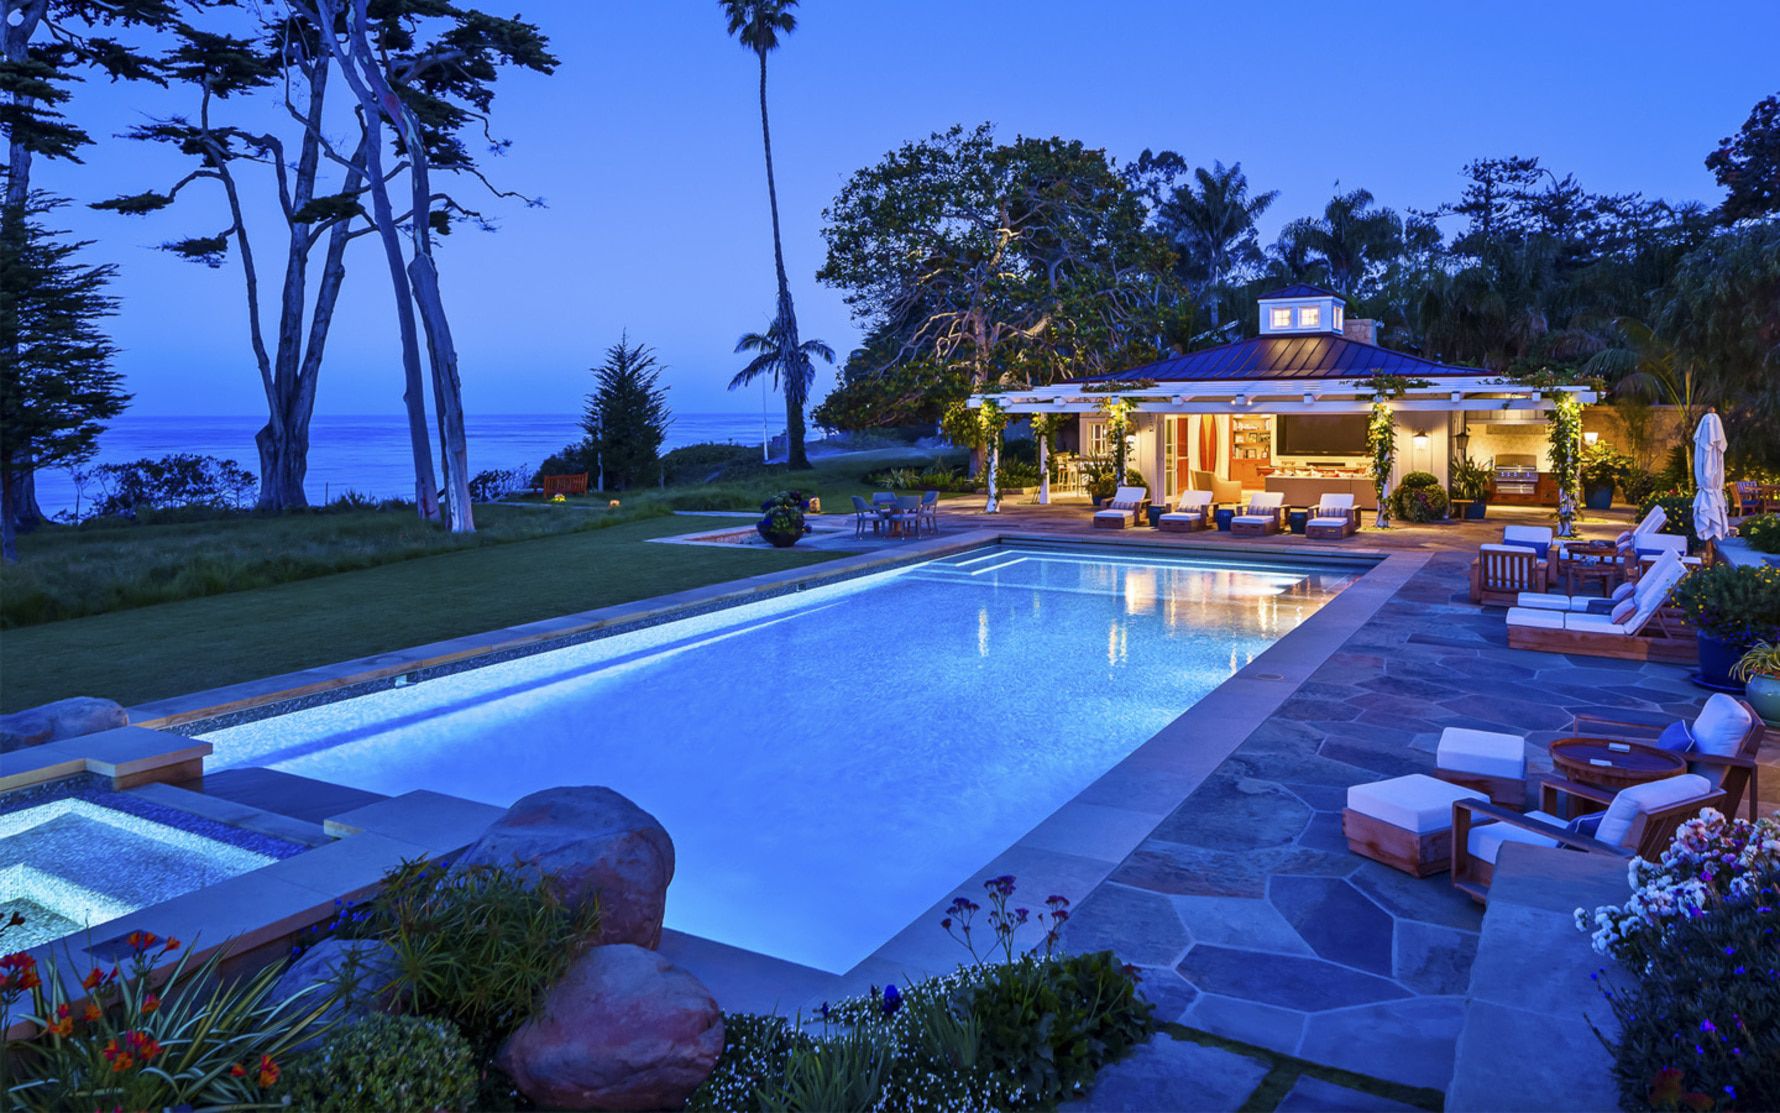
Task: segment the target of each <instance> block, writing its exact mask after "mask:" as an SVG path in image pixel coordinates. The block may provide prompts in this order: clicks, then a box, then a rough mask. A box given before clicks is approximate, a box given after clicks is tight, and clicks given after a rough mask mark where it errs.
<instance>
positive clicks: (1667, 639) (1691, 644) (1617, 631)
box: [1507, 553, 1699, 664]
mask: <svg viewBox="0 0 1780 1113" xmlns="http://www.w3.org/2000/svg"><path fill="white" fill-rule="evenodd" d="M1686 574H1687V569H1686V568H1685V567H1684V566H1683V565H1682V563H1681V558H1679V557H1677V556H1676V555H1675V554H1674V553H1664V554H1663V555H1662V557H1661V558H1659V559H1658V560H1657V562H1656V563H1655V564H1653V565H1651V567H1650V571H1648V572H1646V573H1645V574H1644V575H1643V576H1641V577H1639V580H1638V585H1637V587H1636V588H1634V589H1633V591H1632V594H1631V595H1630V596H1628V597H1627V598H1624V599H1621V600H1620V601H1619V602H1617V603H1615V604H1614V606H1613V609H1612V610H1611V611H1609V612H1608V613H1607V614H1591V613H1589V612H1587V611H1571V610H1563V611H1558V610H1547V609H1544V608H1539V607H1513V608H1511V609H1510V610H1509V611H1508V619H1507V622H1508V644H1509V645H1511V646H1513V647H1514V648H1515V649H1542V650H1545V651H1547V652H1551V653H1581V654H1585V655H1592V656H1597V657H1619V658H1623V659H1627V660H1638V661H1673V662H1678V663H1683V664H1685V663H1689V662H1692V661H1695V660H1697V659H1698V657H1699V645H1698V642H1697V640H1696V639H1695V638H1694V636H1693V634H1692V633H1691V632H1690V631H1685V630H1682V629H1680V628H1679V626H1678V625H1677V624H1676V623H1674V622H1673V620H1671V619H1670V618H1669V617H1668V616H1666V615H1665V613H1664V608H1665V606H1667V604H1668V602H1669V595H1670V593H1671V592H1673V591H1674V590H1675V585H1676V584H1679V583H1680V582H1681V578H1682V577H1683V576H1685V575H1686Z"/></svg>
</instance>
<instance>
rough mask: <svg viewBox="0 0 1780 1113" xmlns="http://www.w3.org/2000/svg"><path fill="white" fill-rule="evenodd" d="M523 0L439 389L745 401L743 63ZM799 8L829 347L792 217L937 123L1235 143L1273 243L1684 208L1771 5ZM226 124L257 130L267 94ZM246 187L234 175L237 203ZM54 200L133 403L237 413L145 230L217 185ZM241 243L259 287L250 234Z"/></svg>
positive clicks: (618, 18) (264, 227) (378, 358)
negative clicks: (1439, 222)
mask: <svg viewBox="0 0 1780 1113" xmlns="http://www.w3.org/2000/svg"><path fill="white" fill-rule="evenodd" d="M510 7H511V5H509V4H506V3H498V4H495V5H493V8H492V9H491V10H495V11H499V12H501V13H502V14H505V13H506V12H508V11H509V10H510ZM523 14H524V15H525V16H526V17H527V18H529V19H531V20H534V21H535V22H537V23H539V24H540V25H541V26H542V27H543V29H544V30H545V31H546V33H548V35H549V36H550V38H551V39H552V41H553V44H554V48H555V50H556V53H557V54H558V55H559V56H560V58H561V61H562V64H561V67H560V69H559V70H558V72H557V73H556V74H555V75H554V76H552V77H548V78H545V77H536V76H530V75H527V76H518V77H513V78H511V79H510V80H507V81H503V83H502V86H501V91H500V95H499V97H498V98H497V100H496V106H495V119H496V127H497V130H498V131H499V132H500V133H501V134H503V135H505V136H507V137H510V138H511V139H512V140H513V147H512V150H511V153H510V154H509V155H507V156H506V157H504V158H502V159H498V160H492V161H491V163H490V166H489V169H490V171H491V172H492V173H493V174H494V175H495V176H496V177H497V178H498V179H499V181H500V182H501V183H502V184H504V185H508V186H511V187H513V188H517V189H521V190H524V191H526V192H530V193H534V194H538V195H541V196H542V197H544V198H545V199H546V201H547V202H548V207H547V208H542V209H527V208H524V207H522V206H520V205H518V204H515V203H502V202H489V203H488V204H487V205H486V209H487V211H489V212H490V213H491V214H492V215H494V216H496V217H497V218H498V220H499V222H500V224H501V229H500V231H499V232H498V233H495V234H492V235H491V234H483V233H480V232H476V231H471V230H465V231H462V232H461V233H460V234H454V235H452V236H451V237H450V239H449V241H448V244H447V246H446V248H445V250H444V253H443V256H442V263H441V265H442V268H443V272H444V281H445V285H446V294H447V298H448V307H449V309H450V311H451V314H452V324H453V327H454V329H455V331H456V334H457V338H458V342H459V346H460V350H461V356H462V370H463V380H464V394H465V399H466V404H467V408H468V410H469V411H470V412H471V413H472V414H474V413H478V412H480V413H542V412H564V411H576V410H578V409H579V406H580V399H581V397H582V395H583V394H584V393H585V392H586V390H587V387H588V376H587V372H586V369H587V367H588V366H589V365H590V364H592V363H594V362H595V361H596V360H597V358H598V355H599V353H600V351H601V350H602V349H603V348H604V347H605V346H606V345H608V344H610V343H611V342H612V341H613V340H615V339H616V338H617V337H618V335H619V332H620V330H622V329H626V328H628V329H629V331H630V335H631V337H632V338H633V339H636V340H641V341H644V342H646V343H648V344H651V345H653V346H655V348H656V349H657V350H658V352H659V355H660V357H661V359H662V361H663V362H664V363H665V364H667V365H668V367H669V368H670V371H669V374H668V381H669V382H670V383H671V385H672V393H671V396H670V401H671V404H672V405H673V406H674V408H676V409H678V410H680V411H683V412H692V411H710V410H736V409H740V410H748V409H752V410H755V411H758V408H759V405H760V393H759V391H758V389H755V390H751V391H745V392H742V393H740V394H731V393H729V392H727V391H726V390H725V389H724V387H725V384H726V383H727V381H728V379H729V377H730V375H731V374H732V373H733V372H734V371H735V369H736V368H737V367H738V366H739V360H738V357H736V356H733V355H732V354H731V349H732V348H733V347H734V344H735V340H736V337H737V335H738V334H740V333H741V332H743V331H745V330H750V329H758V328H761V327H763V326H764V325H765V324H766V322H767V317H768V313H769V311H770V309H771V305H772V296H773V274H772V258H771V240H770V230H769V225H768V219H767V209H766V187H765V182H764V178H763V172H762V167H761V151H760V129H759V117H758V114H757V105H756V100H755V93H756V89H755V66H754V61H753V58H752V57H751V56H750V55H749V54H747V53H745V52H744V51H743V50H742V49H741V48H740V47H738V46H737V45H736V43H735V42H734V41H733V40H731V39H730V38H729V37H727V36H726V35H725V33H724V25H723V20H722V18H721V15H720V13H719V12H718V10H717V5H716V4H715V3H713V2H710V0H655V2H625V3H619V2H615V0H614V2H606V0H531V2H530V3H528V4H526V5H524V7H523ZM798 14H799V19H800V24H801V25H800V27H799V29H798V30H797V32H796V33H795V34H794V35H792V36H791V38H790V39H789V41H788V42H787V43H786V45H785V46H784V47H783V48H782V49H781V50H780V51H778V52H777V53H776V54H774V55H773V56H772V58H771V60H770V63H769V65H770V97H771V110H772V114H773V129H774V131H773V138H774V143H775V154H776V156H777V160H778V168H779V191H780V205H781V211H782V215H783V219H784V225H785V241H786V242H785V250H786V256H787V259H786V262H787V265H788V266H789V268H790V271H791V277H792V291H793V294H794V296H795V298H796V301H797V307H798V316H799V320H800V324H801V327H802V332H803V334H804V335H805V336H806V337H809V336H816V337H821V338H823V339H826V340H827V341H829V342H830V343H831V344H833V346H834V347H835V348H836V349H837V351H839V352H842V353H844V352H845V351H846V350H847V349H848V348H850V347H852V346H853V345H854V344H855V343H856V342H857V340H858V338H859V331H858V329H857V328H856V327H855V325H854V324H853V322H851V321H850V320H849V317H848V314H847V310H846V307H845V305H844V304H843V303H842V300H841V293H840V291H837V290H832V289H828V288H826V287H823V286H821V285H819V284H818V283H817V282H816V280H815V278H814V274H815V271H816V269H817V267H818V266H819V265H820V262H821V253H822V243H821V237H820V227H821V211H822V208H823V207H824V205H826V204H827V203H828V202H829V200H830V199H831V198H832V197H833V196H834V193H835V191H836V190H837V189H838V188H839V187H840V185H841V184H842V182H843V181H844V180H845V178H846V177H847V176H848V175H849V174H850V173H851V172H852V171H853V170H855V169H857V168H859V167H861V166H864V165H867V164H869V163H872V162H875V161H876V160H877V159H878V158H879V157H880V156H881V155H882V154H883V153H884V152H885V151H886V150H888V149H890V148H892V147H894V146H896V145H898V144H900V143H902V142H904V141H906V140H908V139H911V138H916V137H920V136H924V135H926V134H927V133H929V132H931V131H934V130H937V129H941V128H944V127H946V126H948V125H950V124H952V123H957V122H964V123H975V122H979V121H982V120H989V121H993V122H994V123H995V124H996V125H997V126H998V128H999V130H1000V133H1001V134H1002V135H1003V136H1004V137H1007V138H1012V137H1013V136H1014V135H1015V134H1020V133H1023V134H1029V135H1052V134H1056V135H1061V136H1065V137H1071V138H1079V139H1081V140H1083V141H1084V142H1086V143H1088V144H1089V145H1091V146H1099V147H1105V148H1107V149H1108V150H1109V151H1110V152H1111V153H1112V154H1113V155H1114V156H1116V157H1117V158H1119V159H1120V160H1127V159H1130V158H1133V157H1135V156H1136V155H1137V154H1138V153H1139V152H1140V151H1141V150H1143V149H1144V148H1145V147H1151V148H1170V149H1173V150H1175V151H1178V152H1180V153H1181V154H1182V155H1183V156H1184V157H1185V158H1186V159H1187V160H1188V161H1189V162H1191V163H1193V164H1196V165H1197V164H1204V163H1209V162H1211V161H1212V160H1213V159H1220V160H1223V161H1224V162H1226V163H1228V162H1232V161H1237V160H1240V161H1241V162H1242V164H1243V168H1244V169H1245V170H1246V171H1247V173H1248V175H1249V179H1250V182H1251V183H1252V185H1253V186H1254V187H1255V188H1257V189H1278V190H1279V191H1280V194H1281V196H1280V199H1279V201H1278V203H1277V204H1276V205H1275V206H1274V208H1273V209H1272V211H1271V212H1270V213H1269V214H1268V215H1267V218H1266V220H1265V222H1264V225H1263V238H1264V239H1271V237H1272V235H1273V233H1274V232H1275V231H1276V230H1277V228H1278V227H1279V225H1280V224H1282V223H1284V222H1285V221H1286V220H1288V219H1290V218H1292V217H1295V216H1300V215H1306V214H1309V213H1313V212H1316V211H1318V210H1320V208H1321V206H1322V204H1323V203H1324V201H1325V200H1327V198H1328V197H1329V196H1330V194H1331V193H1332V191H1333V190H1334V187H1335V185H1336V183H1337V182H1339V183H1340V185H1341V186H1342V188H1344V189H1348V188H1353V187H1356V186H1364V187H1366V188H1368V189H1370V190H1372V191H1373V193H1375V194H1376V195H1377V196H1378V199H1379V201H1380V202H1381V203H1383V204H1386V205H1390V206H1393V207H1395V208H1397V209H1399V210H1402V209H1404V208H1410V207H1431V206H1433V205H1435V204H1437V203H1438V202H1440V201H1442V200H1446V199H1451V198H1453V197H1455V196H1456V195H1457V192H1458V190H1459V188H1460V179H1459V170H1460V167H1461V166H1462V165H1463V164H1464V163H1465V162H1466V161H1468V160H1470V159H1472V158H1477V157H1482V156H1494V155H1507V154H1522V155H1537V156H1539V157H1540V158H1541V159H1542V160H1544V162H1545V164H1546V165H1547V166H1549V167H1551V168H1553V169H1555V170H1557V171H1558V172H1559V173H1563V172H1566V171H1568V172H1574V173H1575V174H1576V175H1577V177H1578V179H1579V180H1580V181H1581V183H1582V185H1583V186H1584V187H1585V188H1587V189H1590V190H1595V191H1610V192H1624V191H1632V190H1638V191H1642V192H1644V193H1645V194H1647V195H1651V196H1660V197H1665V198H1669V199H1673V200H1681V199H1694V200H1700V201H1704V202H1707V203H1714V202H1716V201H1717V199H1718V197H1719V191H1718V189H1717V187H1716V185H1715V184H1714V183H1713V181H1712V179H1711V177H1710V175H1709V174H1708V173H1707V172H1706V170H1705V168H1704V167H1703V166H1702V164H1701V161H1702V159H1703V158H1704V156H1705V155H1706V153H1707V152H1708V151H1709V150H1711V149H1712V147H1713V146H1714V145H1715V144H1716V142H1717V141H1718V140H1719V138H1720V137H1722V136H1725V135H1728V134H1730V133H1731V132H1733V131H1735V130H1736V128H1737V127H1738V126H1739V125H1740V124H1741V123H1742V121H1743V120H1744V118H1745V117H1746V116H1747V115H1748V113H1749V110H1750V108H1751V106H1752V105H1754V103H1755V102H1756V101H1757V100H1758V99H1760V98H1761V97H1763V96H1765V95H1767V94H1769V93H1772V92H1774V91H1775V90H1776V88H1780V66H1776V64H1775V53H1774V44H1775V42H1776V41H1780V3H1775V0H1750V2H1744V3H1716V4H1703V5H1697V6H1689V7H1680V6H1676V5H1673V4H1656V3H1642V4H1641V3H1627V2H1623V0H1620V2H1615V3H1586V4H1585V3H1575V2H1571V0H1560V2H1558V3H1552V2H1550V0H1544V2H1541V3H1526V4H1513V5H1479V4H1429V3H1403V4H1391V5H1382V4H1367V5H1339V6H1337V5H1331V4H1316V5H1312V4H1295V3H1294V4H1273V5H1228V4H1224V5H1210V4H1188V3H1184V2H1137V0H1108V2H1105V3H1099V4H1081V3H1064V2H1061V0H1057V2H1050V0H974V2H959V0H950V2H946V0H921V2H914V0H902V2H897V3H890V2H887V0H885V2H875V3H868V2H864V0H806V2H805V4H804V5H803V7H802V8H801V9H800V11H799V13H798ZM186 107H187V106H186V102H185V98H183V97H182V96H178V95H169V94H162V93H160V92H157V91H154V90H144V89H142V88H137V87H130V86H108V85H105V84H104V83H103V82H94V83H89V84H87V85H85V86H83V87H81V88H79V89H78V90H77V93H76V98H75V101H74V103H73V105H72V106H71V108H70V112H71V114H72V115H74V116H75V117H76V118H77V119H78V120H79V121H81V122H82V123H83V124H85V125H86V126H87V127H88V128H89V129H90V130H91V131H92V132H93V133H94V134H95V135H96V136H106V137H109V136H110V135H111V134H112V133H114V132H118V131H121V130H123V129H124V128H125V127H127V126H129V125H130V124H132V123H134V122H137V121H139V120H141V119H143V118H144V117H145V116H148V115H160V114H166V113H169V112H172V111H184V110H186ZM246 121H247V122H248V123H249V124H250V125H253V126H266V125H269V124H271V123H273V122H275V121H274V118H273V116H272V114H271V113H270V111H269V110H268V111H267V112H266V113H265V114H262V115H259V116H258V117H257V119H256V118H255V117H254V116H252V115H250V116H248V117H246ZM85 159H86V162H85V164H84V165H71V164H68V163H43V162H40V163H39V169H38V172H37V177H36V181H37V184H38V185H40V186H41V187H43V188H45V189H48V190H51V191H53V192H56V193H59V194H63V195H66V196H68V197H71V198H73V199H75V200H76V201H77V202H83V203H84V202H87V201H92V200H98V199H101V198H104V197H107V196H111V195H113V194H117V193H123V192H132V193H133V192H137V191H140V190H142V189H147V188H151V187H153V188H160V189H164V188H165V187H166V186H167V185H168V184H170V183H171V181H173V180H174V179H175V178H176V177H177V176H178V175H179V174H180V173H181V172H182V166H181V164H180V163H179V161H178V159H177V158H175V157H173V156H171V155H169V154H168V153H166V152H163V151H160V150H156V149H150V148H148V147H146V146H145V145H142V144H135V143H128V142H124V141H121V140H115V139H111V138H104V139H103V140H102V141H101V143H100V144H99V145H98V146H97V147H95V148H89V149H88V150H87V151H86V152H85ZM265 184H266V183H265V182H263V181H260V182H256V183H254V187H255V188H257V189H259V190H260V191H261V195H262V196H263V195H264V189H265ZM469 195H470V194H469V193H468V190H467V189H466V196H469ZM262 215H265V214H264V213H263V212H262ZM61 216H62V220H61V221H60V222H59V225H58V226H62V227H70V228H72V229H74V230H75V231H76V232H77V233H78V234H79V235H81V236H82V237H85V238H90V239H93V240H95V241H97V242H96V244H95V246H94V248H93V249H92V250H91V252H90V256H89V257H90V258H92V259H94V260H108V261H112V262H115V263H117V264H118V265H119V267H120V269H121V272H122V273H121V276H120V278H119V281H118V282H117V284H116V287H115V292H116V293H117V294H118V295H119V296H120V297H121V299H122V312H121V314H120V316H119V317H118V318H117V319H116V320H115V322H114V323H113V332H114V335H115V337H116V339H117V341H118V343H119V345H120V346H121V347H122V349H123V354H122V356H121V358H120V366H121V367H122V369H123V370H124V371H125V373H126V375H127V377H128V381H129V386H130V389H132V390H133V391H134V392H135V394H136V401H135V404H134V406H133V408H132V411H131V412H132V413H135V414H139V415H174V414H216V415H222V414H255V413H263V412H264V410H263V406H264V403H263V400H262V396H261V393H260V388H259V383H258V378H257V374H256V373H255V371H254V370H253V366H252V362H251V357H250V355H249V352H248V349H247V339H246V325H245V309H244V305H243V298H242V292H241V290H242V285H241V277H240V272H239V264H238V261H237V260H235V259H234V258H233V257H231V259H230V260H229V262H228V264H227V265H226V266H225V267H224V268H222V269H220V270H207V269H205V268H203V267H201V266H195V265H192V264H189V263H183V262H180V261H177V260H175V259H173V258H172V257H170V256H167V255H165V254H162V253H160V252H157V251H155V250H153V249H152V248H153V245H155V244H157V243H160V242H161V241H163V240H166V239H171V238H176V237H181V236H185V235H196V234H212V233H214V232H215V231H217V230H219V229H220V228H222V227H223V226H224V223H225V221H224V218H223V210H222V205H221V200H220V198H219V197H218V196H216V195H215V194H204V193H202V192H193V193H191V194H190V195H189V196H186V197H182V199H181V201H180V203H179V204H178V205H177V206H176V207H175V208H173V209H171V210H169V211H168V212H166V213H163V214H158V215H156V216H154V217H151V218H147V219H144V218H125V217H119V216H116V215H113V214H109V213H95V212H88V211H86V210H85V209H84V208H71V209H69V210H64V212H63V213H62V214H61ZM256 233H257V239H256V249H257V250H258V251H259V253H260V255H261V261H262V273H263V274H264V276H265V278H266V280H267V281H269V282H275V281H276V272H277V269H278V267H279V266H280V265H281V256H282V245H281V243H280V242H279V238H278V228H277V227H276V221H272V222H262V223H261V224H260V225H259V226H258V227H257V229H256ZM349 267H350V273H349V276H348V279H347V286H346V293H345V296H344V298H343V299H342V304H341V311H340V314H339V318H338V321H337V324H336V326H335V328H334V334H333V338H332V341H331V343H330V346H329V349H328V356H327V362H326V366H325V370H324V373H323V378H322V382H321V386H320V400H319V405H318V411H319V412H320V413H322V414H367V413H396V412H399V409H400V398H399V395H400V391H401V382H400V370H399V365H398V361H397V348H396V339H395V331H394V328H393V327H392V326H391V325H390V323H389V322H390V291H389V287H388V280H387V277H386V276H385V274H384V272H383V265H382V261H381V258H380V256H379V255H378V254H377V253H376V248H375V245H374V243H373V242H372V241H371V240H370V239H361V240H360V241H359V242H358V244H357V247H356V249H355V253H354V254H353V255H352V256H351V257H350V262H349ZM831 382H832V376H830V375H827V374H825V375H824V376H823V379H822V381H821V382H819V383H818V385H817V388H816V394H815V397H816V398H818V399H819V398H820V397H822V396H823V395H824V394H826V393H827V390H828V388H829V385H830V384H831Z"/></svg>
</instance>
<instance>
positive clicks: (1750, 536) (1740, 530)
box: [1737, 514, 1780, 553]
mask: <svg viewBox="0 0 1780 1113" xmlns="http://www.w3.org/2000/svg"><path fill="white" fill-rule="evenodd" d="M1737 536H1738V537H1741V538H1742V539H1743V540H1745V541H1747V542H1749V547H1750V548H1751V549H1754V550H1756V551H1757V552H1762V553H1780V514H1763V515H1762V516H1761V517H1759V518H1751V519H1749V520H1748V521H1746V522H1744V523H1743V524H1742V525H1741V526H1738V527H1737Z"/></svg>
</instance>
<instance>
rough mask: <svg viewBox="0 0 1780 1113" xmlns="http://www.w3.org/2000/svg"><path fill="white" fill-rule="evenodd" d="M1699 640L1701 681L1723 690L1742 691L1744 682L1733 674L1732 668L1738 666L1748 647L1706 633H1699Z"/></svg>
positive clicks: (1708, 685) (1710, 686)
mask: <svg viewBox="0 0 1780 1113" xmlns="http://www.w3.org/2000/svg"><path fill="white" fill-rule="evenodd" d="M1699 641H1700V671H1699V681H1700V683H1701V684H1704V685H1705V686H1706V687H1708V688H1716V689H1717V690H1719V691H1721V692H1741V691H1742V690H1743V684H1742V682H1741V681H1739V680H1738V679H1737V678H1736V677H1734V676H1732V675H1731V670H1732V669H1734V668H1736V667H1737V661H1738V660H1739V659H1741V658H1742V656H1743V650H1744V649H1745V648H1746V647H1745V646H1741V645H1738V644H1736V643H1735V642H1727V641H1724V640H1722V639H1719V638H1715V637H1712V636H1711V635H1709V634H1704V633H1702V634H1700V635H1699Z"/></svg>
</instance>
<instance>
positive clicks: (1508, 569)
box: [1471, 544, 1568, 607]
mask: <svg viewBox="0 0 1780 1113" xmlns="http://www.w3.org/2000/svg"><path fill="white" fill-rule="evenodd" d="M1546 578H1547V577H1546V572H1545V562H1544V561H1543V560H1540V559H1539V555H1538V553H1537V552H1535V551H1534V550H1533V549H1532V548H1531V547H1530V546H1527V545H1497V544H1488V545H1479V546H1478V547H1477V559H1476V560H1474V561H1472V562H1471V602H1473V603H1487V604H1491V605H1493V606H1498V607H1512V606H1514V605H1515V604H1516V603H1518V602H1519V601H1520V597H1521V595H1522V593H1526V592H1538V591H1541V590H1543V589H1544V588H1545V586H1546ZM1566 598H1568V596H1566Z"/></svg>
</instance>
